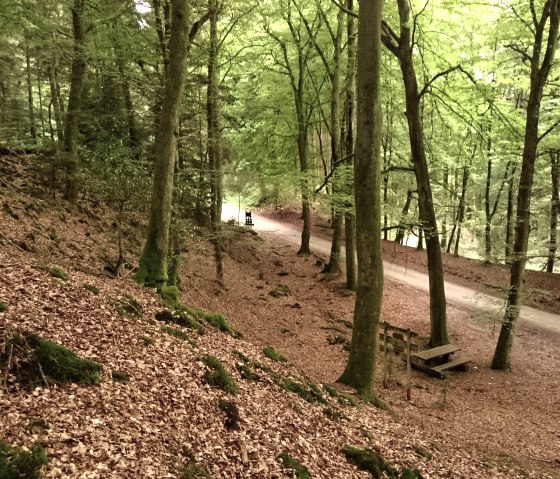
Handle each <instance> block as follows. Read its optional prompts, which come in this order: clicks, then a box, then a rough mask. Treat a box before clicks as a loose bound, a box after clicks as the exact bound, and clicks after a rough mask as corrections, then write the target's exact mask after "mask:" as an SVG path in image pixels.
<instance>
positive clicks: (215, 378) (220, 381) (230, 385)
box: [202, 355, 239, 394]
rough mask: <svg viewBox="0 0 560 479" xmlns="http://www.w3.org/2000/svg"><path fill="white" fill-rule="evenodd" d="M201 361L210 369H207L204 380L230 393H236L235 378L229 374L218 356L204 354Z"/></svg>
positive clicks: (237, 389)
mask: <svg viewBox="0 0 560 479" xmlns="http://www.w3.org/2000/svg"><path fill="white" fill-rule="evenodd" d="M202 362H203V363H204V364H206V366H208V367H209V368H210V371H207V372H206V375H205V378H206V382H207V383H208V384H209V385H210V386H214V387H217V388H220V389H222V390H224V391H226V392H228V393H231V394H237V392H238V391H239V388H238V387H237V384H236V383H235V380H234V379H233V377H231V376H230V374H229V373H228V372H227V370H226V368H225V367H224V365H223V364H222V363H221V362H220V360H219V359H218V358H216V357H214V356H210V355H206V356H203V357H202Z"/></svg>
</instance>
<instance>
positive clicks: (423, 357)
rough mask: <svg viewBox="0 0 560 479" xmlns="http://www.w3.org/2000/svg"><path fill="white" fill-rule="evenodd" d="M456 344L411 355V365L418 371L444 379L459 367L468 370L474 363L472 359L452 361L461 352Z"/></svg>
mask: <svg viewBox="0 0 560 479" xmlns="http://www.w3.org/2000/svg"><path fill="white" fill-rule="evenodd" d="M460 350H461V348H460V347H459V346H457V345H456V344H446V345H444V346H438V347H437V348H431V349H426V350H424V351H419V352H417V353H413V354H412V355H411V360H412V361H411V363H412V366H414V367H415V368H416V369H420V370H421V371H424V372H427V373H428V374H431V375H433V376H438V377H443V376H444V375H445V373H446V372H447V371H449V370H451V369H456V368H459V367H462V368H464V369H465V370H468V365H469V363H470V362H471V361H472V360H471V359H470V358H457V359H454V360H452V361H450V358H451V355H452V354H453V353H456V352H457V351H460Z"/></svg>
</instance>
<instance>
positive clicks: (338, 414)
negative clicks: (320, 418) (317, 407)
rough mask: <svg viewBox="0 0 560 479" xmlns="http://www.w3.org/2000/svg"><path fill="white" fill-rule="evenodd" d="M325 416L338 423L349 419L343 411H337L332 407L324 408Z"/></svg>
mask: <svg viewBox="0 0 560 479" xmlns="http://www.w3.org/2000/svg"><path fill="white" fill-rule="evenodd" d="M323 414H324V415H325V416H328V417H330V418H331V419H336V420H338V421H341V420H342V419H348V418H347V417H346V415H345V414H344V413H343V412H342V411H341V410H339V409H335V408H333V407H330V406H326V407H324V408H323Z"/></svg>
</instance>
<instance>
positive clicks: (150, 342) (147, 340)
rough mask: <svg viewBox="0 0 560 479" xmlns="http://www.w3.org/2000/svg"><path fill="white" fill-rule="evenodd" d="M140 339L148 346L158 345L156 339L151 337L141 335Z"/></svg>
mask: <svg viewBox="0 0 560 479" xmlns="http://www.w3.org/2000/svg"><path fill="white" fill-rule="evenodd" d="M138 339H139V340H140V341H142V342H143V343H144V344H145V345H146V346H153V345H154V344H156V342H155V341H154V339H153V338H150V337H149V336H144V335H140V336H138Z"/></svg>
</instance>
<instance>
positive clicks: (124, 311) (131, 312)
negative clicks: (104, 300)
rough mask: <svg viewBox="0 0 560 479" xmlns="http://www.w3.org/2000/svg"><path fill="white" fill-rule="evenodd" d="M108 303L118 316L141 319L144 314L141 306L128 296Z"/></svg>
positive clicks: (113, 299)
mask: <svg viewBox="0 0 560 479" xmlns="http://www.w3.org/2000/svg"><path fill="white" fill-rule="evenodd" d="M109 302H110V304H111V305H112V306H113V307H114V308H115V310H116V311H117V313H119V315H120V316H136V317H141V316H142V314H144V311H143V310H142V305H141V304H140V303H139V302H138V301H136V299H135V298H134V297H132V296H130V295H129V294H125V295H124V296H122V297H120V298H112V299H111V300H110V301H109Z"/></svg>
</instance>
